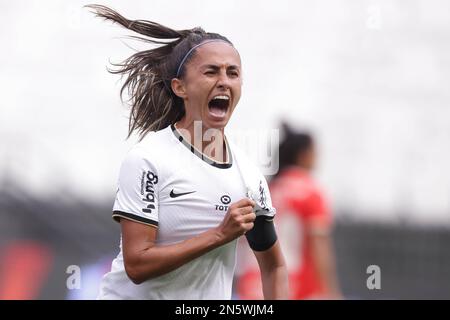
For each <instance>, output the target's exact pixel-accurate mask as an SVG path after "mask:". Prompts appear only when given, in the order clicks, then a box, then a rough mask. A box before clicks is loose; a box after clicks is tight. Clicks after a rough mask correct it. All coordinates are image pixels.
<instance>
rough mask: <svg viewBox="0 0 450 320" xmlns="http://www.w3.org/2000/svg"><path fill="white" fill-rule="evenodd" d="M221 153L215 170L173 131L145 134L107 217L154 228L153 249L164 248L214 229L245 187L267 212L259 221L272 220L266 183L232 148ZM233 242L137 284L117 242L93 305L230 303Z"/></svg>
mask: <svg viewBox="0 0 450 320" xmlns="http://www.w3.org/2000/svg"><path fill="white" fill-rule="evenodd" d="M227 150H228V155H227V158H228V162H227V163H218V162H215V161H213V160H211V159H209V158H206V156H204V155H202V154H201V153H199V152H198V151H197V150H196V149H195V148H194V147H193V146H191V145H190V144H189V143H188V142H187V141H186V140H184V139H183V138H182V137H181V135H180V134H179V132H178V131H177V130H176V128H175V127H174V126H173V125H172V126H169V127H167V128H165V129H163V130H161V131H158V132H151V133H149V134H147V135H146V136H145V137H144V139H142V141H140V142H139V143H137V144H136V145H135V146H134V147H133V148H132V149H131V150H130V151H129V153H128V154H127V156H126V157H125V159H124V161H123V163H122V166H121V169H120V174H119V182H118V191H117V196H116V200H115V203H114V207H113V218H114V219H115V220H117V221H119V220H120V218H125V219H130V220H133V221H136V222H139V223H143V224H147V225H149V226H152V227H156V228H158V232H157V237H156V244H157V245H170V244H174V243H177V242H180V241H183V240H186V239H189V238H192V237H194V236H196V235H198V234H200V233H202V232H205V231H207V230H209V229H211V228H214V227H217V226H218V225H219V224H220V223H221V222H222V220H223V218H224V216H225V214H226V212H227V210H228V206H229V205H230V204H231V203H233V202H236V201H238V200H240V199H243V198H244V197H246V194H247V191H248V190H247V188H250V189H252V190H254V192H253V193H254V194H256V193H257V194H260V197H259V199H255V200H257V202H258V200H259V203H258V205H259V206H261V207H263V208H267V209H269V210H268V211H261V212H258V213H257V214H265V215H269V216H273V215H274V214H275V211H274V209H273V208H272V204H271V199H270V195H269V190H268V187H267V183H266V180H265V178H264V176H263V175H262V174H261V173H260V172H259V170H258V169H257V168H256V167H255V166H254V165H253V164H251V163H250V162H249V161H248V160H247V158H246V157H245V156H243V155H242V154H241V153H240V151H239V150H238V149H237V148H236V146H235V145H231V147H230V144H229V143H227ZM237 164H238V165H237ZM241 173H244V176H245V177H244V178H243V177H242V174H241ZM244 180H245V181H244ZM236 243H237V240H234V241H231V242H229V243H227V244H225V245H223V246H221V247H218V248H216V249H214V250H211V251H209V252H208V253H206V254H204V255H202V256H200V257H198V258H196V259H194V260H192V261H190V262H188V263H186V264H184V265H182V266H181V267H179V268H177V269H175V270H173V271H171V272H169V273H166V274H164V275H162V276H159V277H155V278H151V279H148V280H146V281H144V282H143V283H141V284H139V285H136V284H134V283H133V282H132V281H131V280H130V279H129V278H128V276H127V274H126V272H125V268H124V261H123V255H122V241H121V242H120V252H119V254H118V256H117V257H116V258H115V259H114V261H113V262H112V267H111V271H110V272H108V273H107V274H106V275H105V276H104V277H103V279H102V282H101V286H100V293H99V296H98V298H99V299H195V300H197V299H198V300H200V299H230V298H231V292H232V282H233V275H234V269H235V263H236Z"/></svg>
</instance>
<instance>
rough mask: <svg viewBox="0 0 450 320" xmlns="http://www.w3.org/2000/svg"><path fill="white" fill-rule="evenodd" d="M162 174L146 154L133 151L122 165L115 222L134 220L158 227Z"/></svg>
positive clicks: (114, 211) (115, 206)
mask: <svg viewBox="0 0 450 320" xmlns="http://www.w3.org/2000/svg"><path fill="white" fill-rule="evenodd" d="M158 180H159V178H158V173H157V170H156V166H155V165H154V163H152V161H151V160H149V159H148V157H146V156H143V152H142V150H140V149H138V148H134V149H132V150H131V151H130V152H129V153H128V154H127V155H126V156H125V159H124V160H123V162H122V165H121V167H120V173H119V180H118V188H117V194H116V199H115V202H114V206H113V215H112V216H113V219H114V220H116V221H117V222H119V221H120V219H121V218H124V219H128V220H133V221H136V222H139V223H143V224H147V225H150V226H154V227H157V226H158Z"/></svg>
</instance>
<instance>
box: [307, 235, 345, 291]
mask: <svg viewBox="0 0 450 320" xmlns="http://www.w3.org/2000/svg"><path fill="white" fill-rule="evenodd" d="M309 237H310V243H311V252H312V256H313V259H314V265H315V269H316V272H317V274H318V275H319V278H320V279H321V283H322V286H323V288H324V291H325V297H324V298H328V299H340V298H341V293H340V291H339V285H338V280H337V275H336V266H335V258H334V252H333V244H332V239H331V236H330V234H329V232H320V233H317V232H312V233H310V234H309Z"/></svg>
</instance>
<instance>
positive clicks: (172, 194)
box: [170, 189, 195, 198]
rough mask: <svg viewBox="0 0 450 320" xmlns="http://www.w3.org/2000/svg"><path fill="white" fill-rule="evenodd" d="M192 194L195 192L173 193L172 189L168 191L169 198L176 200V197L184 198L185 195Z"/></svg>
mask: <svg viewBox="0 0 450 320" xmlns="http://www.w3.org/2000/svg"><path fill="white" fill-rule="evenodd" d="M194 192H195V191H190V192H182V193H175V192H173V189H172V191H170V197H171V198H178V197H181V196H184V195H187V194H190V193H194Z"/></svg>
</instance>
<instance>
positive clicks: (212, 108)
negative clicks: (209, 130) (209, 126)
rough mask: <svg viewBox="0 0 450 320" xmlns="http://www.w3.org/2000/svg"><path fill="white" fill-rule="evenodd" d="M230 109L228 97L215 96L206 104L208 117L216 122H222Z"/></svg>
mask: <svg viewBox="0 0 450 320" xmlns="http://www.w3.org/2000/svg"><path fill="white" fill-rule="evenodd" d="M229 107H230V97H229V96H228V95H216V96H214V97H213V98H212V99H211V100H210V101H209V102H208V109H209V115H210V116H211V117H212V118H214V119H217V120H223V119H224V118H225V116H226V114H227V111H228V109H229Z"/></svg>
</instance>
